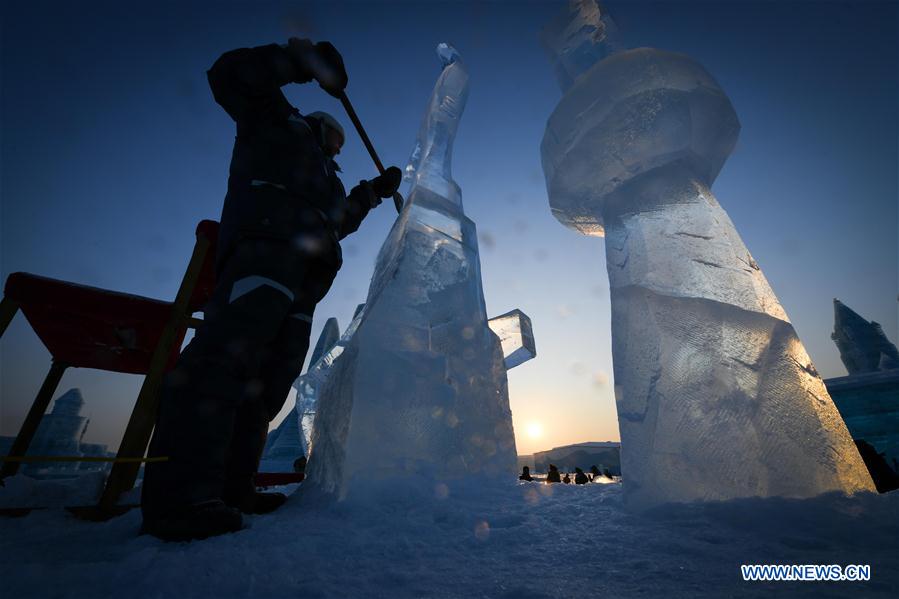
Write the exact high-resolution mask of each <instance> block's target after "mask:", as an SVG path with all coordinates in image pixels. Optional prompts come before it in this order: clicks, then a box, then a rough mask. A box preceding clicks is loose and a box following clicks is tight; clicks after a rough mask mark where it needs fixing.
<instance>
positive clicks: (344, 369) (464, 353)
mask: <svg viewBox="0 0 899 599" xmlns="http://www.w3.org/2000/svg"><path fill="white" fill-rule="evenodd" d="M438 54H439V56H440V57H441V61H442V63H443V70H442V72H441V74H440V77H439V78H438V80H437V83H436V84H435V86H434V91H433V93H432V95H431V98H430V101H429V103H428V109H427V111H426V114H425V118H424V121H423V123H422V127H421V130H420V133H419V136H418V141H417V143H416V146H415V150H414V152H413V155H412V159H411V161H410V165H409V167H407V170H406V173H407V175H408V178H409V180H410V182H411V190H410V192H409V194H408V200H407V202H406V204H405V206H404V207H403V212H402V214H400V216H399V217H398V219H397V221H396V223H395V224H394V226H393V228H392V229H391V231H390V234H389V236H388V238H387V240H386V241H385V243H384V245H383V247H382V248H381V251H380V253H379V255H378V258H377V262H376V265H375V272H374V275H373V277H372V281H371V286H370V288H369V291H368V297H367V300H366V304H365V310H364V311H363V312H362V313H361V314H359V315H358V316H357V319H356V320H354V325H351V328H353V326H355V327H356V328H355V332H354V333H353V334H352V336H351V338H350V339H349V342H348V343H347V344H346V345H345V346H343V347H341V344H340V343H338V346H337V347H335V348H334V350H332V352H331V353H333V352H334V351H335V350H337V349H340V352H339V355H337V356H336V357H335V359H333V360H332V361H331V365H330V372H329V374H328V375H327V377H325V380H324V382H323V384H322V386H321V388H320V392H319V396H318V406H317V411H316V419H315V426H314V430H313V438H312V452H311V457H310V460H309V465H308V468H307V470H306V472H307V482H306V483H304V487H305V489H304V493H310V494H321V495H324V496H326V497H332V498H338V499H345V498H348V497H353V496H355V497H360V496H364V495H365V489H366V486H367V485H366V484H365V482H363V481H371V480H385V479H389V480H392V481H393V480H396V481H400V480H402V481H404V483H408V482H410V481H411V482H418V483H422V482H423V483H424V484H426V485H427V484H439V481H442V480H447V479H450V478H454V477H463V476H473V475H484V476H487V477H497V475H500V474H501V475H508V476H511V475H512V473H513V472H514V471H515V466H516V453H515V439H514V434H513V430H512V418H511V412H510V410H509V399H508V391H507V383H506V368H505V365H504V360H503V350H502V348H501V346H500V341H499V339H498V338H497V336H496V335H495V334H494V333H493V332H492V331H491V330H490V328H489V327H488V326H487V317H486V312H485V308H484V296H483V291H482V288H481V274H480V258H479V255H478V246H477V234H476V230H475V225H474V223H473V222H472V221H471V220H470V219H469V218H467V217H466V216H465V214H464V213H463V211H462V196H461V191H460V190H459V187H458V185H456V183H455V182H454V181H453V179H452V176H451V170H450V167H451V159H452V144H453V139H454V137H455V132H456V129H457V127H458V124H459V118H460V117H461V114H462V111H463V109H464V107H465V101H466V98H467V95H468V73H467V71H466V69H465V66H464V64H463V63H462V61H461V60H460V58H459V55H458V53H457V52H455V50H453V49H452V48H451V47H449V46H445V45H441V47H439V48H438ZM345 336H346V335H345ZM327 360H329V358H328V356H327V355H326V356H325V357H323V358H322V361H323V362H324V361H327ZM310 376H311V377H315V376H316V374H315V372H314V369H313V371H312V372H311V373H310Z"/></svg>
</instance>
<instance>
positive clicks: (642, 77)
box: [541, 0, 873, 507]
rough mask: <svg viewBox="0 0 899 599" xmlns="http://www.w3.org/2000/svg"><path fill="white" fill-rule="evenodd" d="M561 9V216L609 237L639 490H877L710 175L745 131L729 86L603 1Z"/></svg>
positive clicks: (556, 189)
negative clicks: (628, 24)
mask: <svg viewBox="0 0 899 599" xmlns="http://www.w3.org/2000/svg"><path fill="white" fill-rule="evenodd" d="M560 19H561V21H557V22H554V23H552V24H550V26H549V27H548V28H547V29H546V30H545V31H544V33H543V36H542V42H543V44H544V47H545V49H546V50H547V52H548V54H549V56H550V59H551V61H552V62H553V64H554V66H555V68H556V72H557V73H558V72H559V71H560V70H562V71H563V72H565V73H567V74H568V79H564V78H561V77H560V83H562V89H563V92H564V96H563V98H562V100H561V101H560V102H559V104H558V106H557V107H556V109H555V110H554V112H553V113H552V115H551V116H550V118H549V121H548V123H547V126H546V132H545V135H544V138H543V142H542V145H541V154H542V161H543V170H544V174H545V177H546V186H547V191H548V195H549V202H550V206H551V209H552V212H553V214H554V215H555V216H556V218H557V219H558V220H559V221H561V222H562V223H563V224H564V225H566V226H568V227H571V228H573V229H574V230H576V231H578V232H581V233H585V234H588V235H599V236H603V235H604V236H605V247H606V261H607V268H608V273H609V280H610V289H611V302H612V353H613V361H614V373H615V397H616V402H617V406H618V419H619V427H620V432H621V452H622V453H621V468H622V475H623V477H624V481H625V496H626V497H627V500H628V501H629V502H630V503H631V504H632V505H634V506H637V507H645V506H649V505H653V504H657V503H661V502H666V501H692V500H719V499H729V498H735V497H753V496H756V497H765V496H789V497H808V496H812V495H817V494H819V493H823V492H826V491H843V492H853V491H858V490H871V489H873V486H872V483H871V479H870V476H869V475H868V473H867V471H866V469H865V466H864V464H863V463H862V461H861V459H860V457H859V454H858V451H857V450H856V448H855V446H854V444H853V442H852V438H851V437H850V435H849V433H848V431H847V430H846V426H845V424H844V423H843V420H842V418H841V417H840V415H839V413H838V412H837V410H836V408H835V407H834V404H833V402H832V400H831V398H830V396H829V395H828V394H827V390H826V389H825V387H824V384H823V382H822V381H821V378H820V377H819V376H818V373H817V372H816V371H815V368H814V366H813V365H812V362H811V360H810V359H809V357H808V354H807V353H806V351H805V348H804V347H803V345H802V343H801V342H800V341H799V339H798V338H797V336H796V332H795V331H794V329H793V326H792V325H791V324H790V321H789V320H788V318H787V315H786V314H785V313H784V310H783V308H782V307H781V305H780V302H779V301H778V299H777V297H776V296H775V294H774V292H773V291H772V290H771V287H770V286H769V285H768V281H767V280H766V279H765V276H764V275H763V274H762V271H761V268H760V267H759V264H758V263H757V262H756V261H755V260H754V259H753V257H752V255H751V254H750V253H749V251H748V250H747V249H746V246H745V245H744V244H743V241H742V240H741V239H740V236H739V235H738V234H737V231H736V229H735V228H734V225H733V223H732V222H731V220H730V218H728V216H727V213H726V212H725V211H724V210H723V209H722V208H721V206H720V205H719V204H718V202H717V200H716V199H715V195H714V194H713V193H712V191H711V190H710V186H711V185H712V183H713V182H714V180H715V178H716V176H717V175H718V172H719V171H720V170H721V167H722V166H723V164H724V162H725V160H726V159H727V157H728V155H729V154H730V152H731V150H732V149H733V147H734V143H735V142H736V140H737V135H738V133H739V130H740V124H739V121H738V120H737V115H736V113H735V112H734V109H733V107H732V106H731V103H730V101H729V100H728V98H727V96H726V95H725V94H724V92H723V91H722V90H721V88H720V87H719V86H718V83H717V82H716V81H715V80H714V79H713V78H712V76H711V75H709V73H708V72H707V71H706V70H705V69H704V68H703V67H702V66H700V65H699V64H698V63H697V62H696V61H694V60H692V59H691V58H690V57H688V56H686V55H684V54H678V53H674V52H666V51H663V50H656V49H652V48H638V49H631V50H624V49H623V48H622V46H621V45H620V44H619V43H618V42H617V40H616V39H615V37H614V27H612V26H610V23H611V20H610V19H609V18H608V15H607V14H606V13H605V11H604V9H603V8H602V6H601V5H599V4H598V3H596V2H595V1H594V0H580V1H574V2H571V3H570V4H569V9H568V11H567V12H566V14H565V15H563V16H562V17H560ZM566 20H567V21H568V22H569V23H571V24H572V26H565V25H564V23H565V21H566ZM593 46H598V47H596V48H593ZM573 57H575V58H577V57H580V58H581V59H582V58H584V57H587V58H592V59H593V62H592V63H590V61H589V60H574V59H573Z"/></svg>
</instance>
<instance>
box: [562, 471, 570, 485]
mask: <svg viewBox="0 0 899 599" xmlns="http://www.w3.org/2000/svg"><path fill="white" fill-rule="evenodd" d="M562 482H563V483H565V484H566V485H570V484H571V477H570V476H568V473H567V472H566V473H565V478H563V479H562Z"/></svg>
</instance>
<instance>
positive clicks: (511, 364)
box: [487, 308, 537, 370]
mask: <svg viewBox="0 0 899 599" xmlns="http://www.w3.org/2000/svg"><path fill="white" fill-rule="evenodd" d="M487 326H489V327H490V330H492V331H493V332H494V333H496V336H497V337H499V342H500V345H501V346H502V348H503V357H504V360H505V364H506V369H507V370H508V369H511V368H515V367H516V366H520V365H521V364H524V363H525V362H527V361H528V360H531V359H533V358H535V357H536V356H537V345H536V344H535V343H534V331H533V329H532V327H531V319H530V317H529V316H528V315H527V314H525V313H524V312H522V311H521V310H519V309H517V308H516V309H515V310H512V311H511V312H506V313H505V314H500V315H499V316H495V317H493V318H491V319H490V320H488V321H487Z"/></svg>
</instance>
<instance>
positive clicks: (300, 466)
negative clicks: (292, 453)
mask: <svg viewBox="0 0 899 599" xmlns="http://www.w3.org/2000/svg"><path fill="white" fill-rule="evenodd" d="M293 471H294V472H299V473H305V472H306V456H304V455H301V456H300V457H298V458H297V459H295V460H294V461H293Z"/></svg>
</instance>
